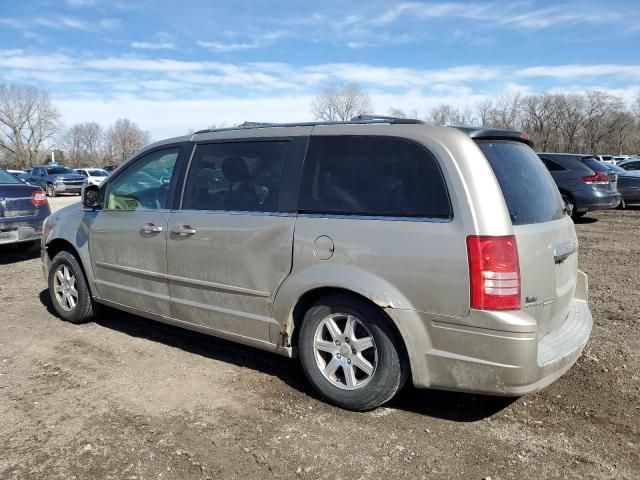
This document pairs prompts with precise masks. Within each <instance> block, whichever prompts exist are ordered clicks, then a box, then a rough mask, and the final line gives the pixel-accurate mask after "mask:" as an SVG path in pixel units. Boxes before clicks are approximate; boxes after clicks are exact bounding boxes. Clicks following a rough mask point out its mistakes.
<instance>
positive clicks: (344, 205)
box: [298, 136, 452, 218]
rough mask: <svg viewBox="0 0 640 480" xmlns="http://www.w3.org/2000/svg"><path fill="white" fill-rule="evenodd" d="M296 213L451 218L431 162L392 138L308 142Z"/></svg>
mask: <svg viewBox="0 0 640 480" xmlns="http://www.w3.org/2000/svg"><path fill="white" fill-rule="evenodd" d="M298 208H299V210H300V211H301V212H306V213H330V214H343V215H367V216H399V217H405V216H406V217H429V218H450V217H451V216H452V213H451V205H450V202H449V196H448V193H447V188H446V185H445V181H444V178H443V175H442V172H441V171H440V167H439V165H438V163H437V161H436V159H435V157H434V156H433V155H432V154H431V153H430V152H429V151H428V150H426V149H425V148H424V147H422V146H420V145H418V144H417V143H414V142H412V141H410V140H405V139H402V138H395V137H376V136H367V137H364V136H340V137H338V136H336V137H324V136H323V137H312V139H311V143H310V146H309V150H308V153H307V157H306V159H305V164H304V169H303V174H302V186H301V192H300V200H299V204H298Z"/></svg>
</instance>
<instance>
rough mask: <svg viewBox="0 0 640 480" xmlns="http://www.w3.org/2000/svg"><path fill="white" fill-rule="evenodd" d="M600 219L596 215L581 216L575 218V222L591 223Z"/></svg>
mask: <svg viewBox="0 0 640 480" xmlns="http://www.w3.org/2000/svg"><path fill="white" fill-rule="evenodd" d="M597 221H598V219H597V218H594V217H579V218H575V219H574V220H573V223H577V224H585V225H586V224H589V223H596V222H597Z"/></svg>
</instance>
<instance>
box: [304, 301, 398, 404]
mask: <svg viewBox="0 0 640 480" xmlns="http://www.w3.org/2000/svg"><path fill="white" fill-rule="evenodd" d="M298 346H299V350H300V360H301V363H302V368H303V370H304V372H305V375H306V376H307V378H308V379H309V381H310V382H311V384H312V385H313V386H314V387H315V388H316V390H317V391H318V392H319V393H320V394H321V395H322V396H323V397H325V398H326V399H327V400H329V401H330V402H331V403H333V404H335V405H337V406H339V407H342V408H347V409H349V410H357V411H362V410H371V409H373V408H376V407H378V406H380V405H382V404H383V403H385V402H387V401H389V400H390V399H391V398H393V396H394V395H395V394H396V393H397V392H398V391H399V390H400V389H401V388H402V386H403V384H404V381H405V379H406V376H407V373H408V368H407V366H406V365H405V361H404V356H403V353H402V352H403V348H402V343H401V341H400V339H399V338H398V335H397V334H396V332H395V331H394V329H393V328H392V327H391V325H390V321H389V320H388V319H387V318H386V317H385V315H384V313H383V312H382V311H380V310H379V309H378V308H377V307H375V306H374V305H371V304H369V303H367V302H366V301H364V300H361V299H359V298H357V297H352V296H349V295H345V294H335V295H331V296H327V297H324V298H322V299H320V300H319V301H317V302H316V303H315V304H314V305H312V306H311V308H309V310H308V311H307V312H306V314H305V316H304V320H303V323H302V326H301V330H300V336H299V341H298Z"/></svg>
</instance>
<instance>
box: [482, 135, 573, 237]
mask: <svg viewBox="0 0 640 480" xmlns="http://www.w3.org/2000/svg"><path fill="white" fill-rule="evenodd" d="M477 143H478V146H479V147H480V150H482V153H484V156H485V157H487V160H489V164H490V165H491V168H492V169H493V173H494V174H495V176H496V178H497V179H498V183H499V184H500V188H501V190H502V195H503V196H504V200H505V203H506V204H507V209H508V210H509V215H510V216H511V223H513V225H528V224H531V223H543V222H549V221H551V220H558V219H559V218H562V217H563V215H564V209H563V205H562V199H561V197H560V193H559V192H558V188H557V187H556V185H555V183H554V181H553V178H552V177H551V174H550V173H549V172H548V171H547V169H546V168H545V166H544V164H543V163H542V161H541V160H540V159H539V158H538V156H537V155H536V154H535V153H534V151H533V150H531V148H530V147H529V146H527V145H525V144H524V143H521V142H512V141H497V140H496V141H494V140H478V141H477Z"/></svg>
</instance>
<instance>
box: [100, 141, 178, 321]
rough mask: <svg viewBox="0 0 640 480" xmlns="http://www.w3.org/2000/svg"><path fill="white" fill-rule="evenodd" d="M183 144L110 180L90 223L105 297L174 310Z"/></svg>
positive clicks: (152, 155) (151, 309)
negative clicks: (174, 239)
mask: <svg viewBox="0 0 640 480" xmlns="http://www.w3.org/2000/svg"><path fill="white" fill-rule="evenodd" d="M179 154H180V146H173V147H165V148H163V149H160V150H155V151H152V152H151V153H147V154H145V155H143V156H141V157H140V158H138V159H137V160H134V161H133V162H132V163H131V164H129V165H127V166H126V167H125V168H124V169H123V170H122V171H119V172H118V174H117V175H114V177H113V178H112V179H110V181H109V183H108V184H107V185H106V190H105V193H104V208H103V209H102V210H99V211H97V214H96V216H95V220H94V221H93V223H92V224H91V226H90V232H89V249H90V252H91V262H92V267H93V272H94V275H95V279H96V288H97V290H98V294H99V296H100V298H102V299H104V300H108V301H111V302H115V303H117V304H120V305H125V306H128V307H133V308H136V309H139V310H144V311H146V312H150V313H154V314H158V315H164V316H170V315H171V307H170V303H169V286H168V284H167V257H166V253H167V252H166V249H167V225H168V224H167V222H168V219H169V212H170V207H171V203H170V202H171V192H172V190H173V189H174V188H175V186H174V184H175V183H176V181H175V180H176V179H175V178H174V171H176V170H177V169H176V168H175V166H176V162H177V159H178V156H179Z"/></svg>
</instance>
